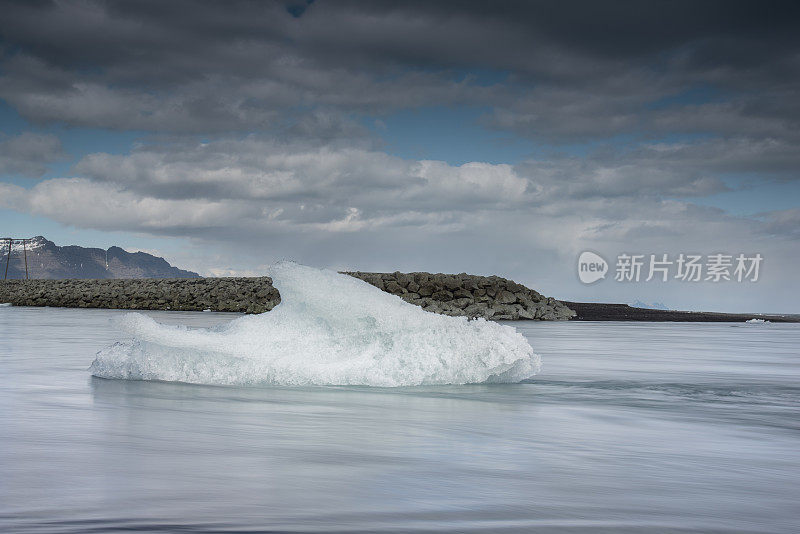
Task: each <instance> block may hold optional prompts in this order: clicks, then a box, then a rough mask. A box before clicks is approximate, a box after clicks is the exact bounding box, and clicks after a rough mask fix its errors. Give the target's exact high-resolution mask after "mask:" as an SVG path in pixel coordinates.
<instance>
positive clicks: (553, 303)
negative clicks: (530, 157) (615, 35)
mask: <svg viewBox="0 0 800 534" xmlns="http://www.w3.org/2000/svg"><path fill="white" fill-rule="evenodd" d="M346 274H349V275H350V276H354V277H356V278H359V279H361V280H364V281H365V282H368V283H370V284H372V285H373V286H375V287H377V288H379V289H381V290H383V291H386V292H387V293H391V294H393V295H397V296H399V297H400V298H402V299H403V300H405V301H406V302H410V303H412V304H415V305H417V306H421V307H422V308H423V309H425V310H427V311H431V312H435V313H441V314H445V315H453V316H467V317H484V318H486V319H492V320H516V319H539V320H543V321H555V320H565V319H570V318H572V317H573V316H574V315H575V312H573V311H572V310H571V309H569V308H568V307H567V306H565V305H564V304H563V303H561V302H559V301H557V300H555V299H553V298H547V297H544V296H543V295H541V294H540V293H538V292H536V291H534V290H532V289H529V288H527V287H525V286H523V285H520V284H517V283H515V282H513V281H511V280H507V279H505V278H500V277H497V276H473V275H468V274H430V273H400V272H395V273H362V272H353V273H346ZM0 302H10V303H12V304H13V305H15V306H53V307H66V308H120V309H133V310H184V311H201V310H206V309H210V310H214V311H231V312H244V313H262V312H265V311H269V310H271V309H272V308H274V307H275V306H276V305H277V304H278V303H279V302H280V295H279V294H278V291H277V290H276V289H275V288H274V287H273V286H272V280H271V279H270V278H268V277H260V278H189V279H152V278H139V279H125V280H7V281H4V282H0Z"/></svg>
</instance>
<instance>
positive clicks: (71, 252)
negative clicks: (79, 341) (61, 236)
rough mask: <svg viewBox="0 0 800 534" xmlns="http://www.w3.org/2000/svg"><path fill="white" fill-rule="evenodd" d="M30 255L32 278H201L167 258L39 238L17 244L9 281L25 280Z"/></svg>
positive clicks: (2, 265)
mask: <svg viewBox="0 0 800 534" xmlns="http://www.w3.org/2000/svg"><path fill="white" fill-rule="evenodd" d="M0 245H2V250H1V251H0V275H5V272H6V262H7V261H8V259H9V256H8V241H0ZM25 256H27V263H28V276H29V278H46V279H60V278H77V279H100V278H198V277H199V276H200V275H198V274H197V273H195V272H192V271H185V270H183V269H178V268H177V267H173V266H171V265H170V264H169V263H168V262H167V261H166V260H165V259H164V258H160V257H158V256H153V255H152V254H148V253H146V252H127V251H126V250H123V249H121V248H120V247H110V248H109V249H107V250H105V249H102V248H86V247H80V246H77V245H68V246H63V247H60V246H58V245H56V244H55V243H53V242H52V241H49V240H47V239H45V238H44V237H42V236H36V237H34V238H33V239H29V240H28V241H27V242H26V244H25V247H24V248H23V246H22V243H16V242H15V243H14V244H13V245H12V247H11V257H10V261H9V263H8V278H9V279H12V278H16V279H19V278H25Z"/></svg>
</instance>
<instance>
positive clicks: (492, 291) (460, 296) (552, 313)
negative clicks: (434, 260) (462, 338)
mask: <svg viewBox="0 0 800 534" xmlns="http://www.w3.org/2000/svg"><path fill="white" fill-rule="evenodd" d="M346 274H349V275H350V276H354V277H356V278H360V279H361V280H364V281H365V282H368V283H370V284H372V285H373V286H375V287H377V288H378V289H381V290H383V291H386V292H387V293H391V294H393V295H397V296H398V297H400V298H402V299H403V300H405V301H406V302H410V303H411V304H416V305H417V306H421V307H422V308H423V309H424V310H427V311H430V312H434V313H441V314H444V315H453V316H462V315H463V316H467V317H484V318H486V319H493V320H512V321H513V320H517V319H540V320H543V321H559V320H566V319H570V318H572V317H574V316H575V312H573V311H572V310H570V309H569V308H567V307H566V306H565V305H564V304H563V303H561V302H559V301H557V300H555V299H553V298H552V297H551V298H548V297H545V296H543V295H542V294H540V293H538V292H537V291H534V290H533V289H529V288H527V287H525V286H523V285H521V284H518V283H516V282H514V281H512V280H508V279H506V278H500V277H499V276H474V275H470V274H465V273H462V274H431V273H400V272H394V273H362V272H351V273H346Z"/></svg>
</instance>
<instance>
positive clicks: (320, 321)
mask: <svg viewBox="0 0 800 534" xmlns="http://www.w3.org/2000/svg"><path fill="white" fill-rule="evenodd" d="M270 275H271V276H272V279H273V285H274V286H275V287H276V288H277V289H278V291H279V292H280V294H281V303H280V304H279V305H278V306H276V307H275V308H274V309H273V310H272V311H270V312H267V313H264V314H260V315H250V316H244V317H240V318H238V319H236V320H234V321H232V322H230V323H228V324H226V325H224V326H222V327H218V328H212V329H188V328H186V327H179V326H169V325H164V324H159V323H157V322H156V321H154V320H153V319H151V318H150V317H148V316H146V315H143V314H141V313H128V314H125V315H124V316H123V317H122V319H121V320H120V321H119V324H118V326H120V327H121V328H122V329H123V330H125V331H127V332H129V333H131V334H132V335H133V336H134V340H133V341H131V342H126V343H116V344H115V345H113V346H111V347H108V348H106V349H104V350H102V351H100V352H99V353H98V354H97V357H96V359H95V360H94V362H93V363H92V365H91V368H90V370H91V372H92V374H94V375H95V376H98V377H102V378H111V379H128V380H163V381H171V382H189V383H197V384H220V385H269V384H273V385H365V386H416V385H428V384H468V383H482V382H519V381H521V380H523V379H525V378H529V377H530V376H532V375H534V374H536V373H537V372H538V370H539V368H540V365H541V363H540V358H539V356H538V355H537V354H535V353H534V352H533V349H532V348H531V346H530V344H529V343H528V341H527V340H526V339H525V338H524V337H523V336H522V334H520V333H519V332H517V331H516V329H514V328H513V327H510V326H504V325H500V324H497V323H494V322H489V321H486V320H484V319H477V320H468V319H467V318H465V317H448V316H444V315H437V314H434V313H430V312H426V311H424V310H422V309H421V308H419V307H417V306H414V305H412V304H409V303H407V302H405V301H403V300H402V299H400V298H399V297H396V296H394V295H390V294H388V293H385V292H383V291H381V290H379V289H377V288H375V287H373V286H371V285H370V284H368V283H366V282H363V281H361V280H358V279H356V278H353V277H350V276H346V275H342V274H339V273H336V272H333V271H328V270H320V269H315V268H312V267H306V266H303V265H298V264H295V263H291V262H281V263H278V264H275V265H273V266H272V267H271V268H270Z"/></svg>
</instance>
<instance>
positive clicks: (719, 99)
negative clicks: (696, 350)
mask: <svg viewBox="0 0 800 534" xmlns="http://www.w3.org/2000/svg"><path fill="white" fill-rule="evenodd" d="M0 13H2V16H0V234H2V235H3V236H13V237H30V236H34V235H44V236H46V237H48V238H49V239H51V240H53V241H55V242H56V243H57V244H60V245H66V244H77V245H82V246H97V247H103V248H106V247H109V246H112V245H118V246H121V247H123V248H126V249H127V250H143V251H147V252H151V253H154V254H157V255H161V256H164V257H165V258H166V259H167V260H168V261H170V262H171V263H172V264H173V265H176V266H178V267H181V268H185V269H191V270H195V271H198V272H200V273H201V274H203V275H206V276H228V275H262V274H264V273H265V272H266V269H267V267H268V265H269V264H270V263H272V262H274V261H277V260H280V259H291V260H294V261H299V262H302V263H305V264H309V265H314V266H318V267H326V268H334V269H339V270H344V269H347V270H361V271H398V270H399V271H432V272H451V273H459V272H468V273H473V274H486V275H488V274H497V275H500V276H505V277H508V278H512V279H514V280H516V281H518V282H521V283H524V284H526V285H529V286H530V287H533V288H535V289H537V290H539V291H541V292H543V293H545V294H547V295H553V296H555V297H557V298H561V299H565V300H574V301H606V302H632V301H634V300H641V301H644V302H647V303H650V302H654V301H658V302H662V303H664V304H666V305H667V306H668V307H670V308H675V309H693V310H719V311H742V312H778V313H800V306H799V305H798V304H797V296H798V295H800V282H798V273H800V246H798V245H800V4H798V3H797V2H781V1H775V2H737V1H704V2H695V1H691V2H683V1H669V2H666V1H664V2H661V1H653V2H644V1H641V0H636V1H618V2H594V1H581V2H575V1H561V2H557V3H556V2H529V1H526V2H506V1H501V2H469V1H458V2H448V1H437V2H429V1H419V2H415V1H408V2H384V1H369V2H367V1H364V2H349V1H337V2H332V1H325V0H317V1H314V2H307V1H289V2H225V3H222V2H209V1H206V2H186V1H181V0H174V1H170V2H161V1H147V0H145V1H135V2H134V1H130V2H119V1H118V2H102V1H92V0H82V1H74V2H67V1H19V2H16V1H8V0H0ZM583 251H592V252H595V253H597V254H598V255H600V256H601V257H602V258H603V259H605V260H606V261H607V263H608V269H609V274H608V275H607V276H606V277H605V278H604V279H600V280H598V281H597V282H595V283H592V284H584V283H582V282H581V281H580V279H579V277H578V256H579V254H580V253H581V252H583ZM622 254H628V255H641V256H642V257H643V258H644V260H649V259H650V258H651V255H656V256H657V257H658V258H659V259H660V258H661V257H662V255H663V254H667V255H668V256H667V258H668V261H675V260H676V259H677V258H678V257H679V255H680V254H687V255H688V254H693V255H699V256H701V257H702V258H703V259H702V261H703V262H705V264H706V267H708V265H707V264H708V262H709V261H710V259H709V258H710V257H711V256H713V255H717V254H722V255H724V256H730V257H731V258H733V259H734V260H735V258H736V257H738V256H739V255H740V254H741V255H744V257H745V259H749V258H753V257H755V255H756V254H760V255H761V257H762V258H763V260H762V261H761V263H760V264H759V269H760V271H759V273H758V279H757V280H752V278H753V276H752V273H751V277H750V279H744V280H742V281H738V280H736V277H735V276H731V278H732V279H731V280H725V279H724V278H723V279H720V280H719V281H714V280H713V279H711V280H706V279H705V278H706V276H705V272H704V273H703V277H702V279H701V280H699V281H691V280H689V281H687V280H683V279H680V278H678V277H676V275H677V274H678V273H677V263H673V265H672V266H671V267H670V269H674V270H670V272H669V273H668V277H667V280H666V281H664V280H663V279H662V277H661V276H656V277H654V278H653V279H651V280H650V281H646V280H645V279H646V278H647V274H648V273H647V266H648V263H646V264H645V266H644V267H643V273H642V277H641V279H640V280H639V281H636V280H635V279H632V280H628V279H623V280H616V279H615V278H616V276H615V273H616V272H617V270H618V268H619V263H620V260H619V258H620V255H622ZM733 272H734V271H733V268H731V269H730V273H731V275H733Z"/></svg>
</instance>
